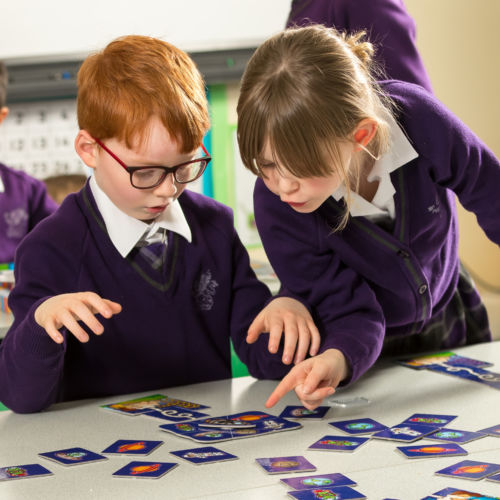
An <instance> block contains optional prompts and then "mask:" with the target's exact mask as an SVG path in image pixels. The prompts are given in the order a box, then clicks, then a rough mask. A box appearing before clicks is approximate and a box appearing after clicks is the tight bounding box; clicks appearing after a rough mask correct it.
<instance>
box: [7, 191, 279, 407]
mask: <svg viewBox="0 0 500 500" xmlns="http://www.w3.org/2000/svg"><path fill="white" fill-rule="evenodd" d="M179 201H180V203H181V206H182V209H183V211H184V213H185V215H186V218H187V220H188V223H189V225H190V227H191V231H192V235H193V241H192V243H189V242H188V241H186V240H185V239H184V238H182V237H181V236H179V235H177V234H175V233H170V235H169V245H168V252H167V261H168V268H167V270H168V272H167V274H166V276H165V277H164V278H163V277H161V278H159V279H157V280H155V279H151V277H150V276H147V275H145V274H143V273H141V271H140V269H138V268H137V267H135V266H134V265H133V264H132V263H131V262H130V261H129V260H128V259H127V258H123V257H121V255H120V254H119V253H118V251H117V250H116V248H115V247H114V246H113V244H112V242H111V240H110V239H109V237H108V235H107V232H106V227H105V226H104V223H103V220H102V218H101V216H100V214H99V212H98V210H97V207H96V205H95V202H94V199H93V197H92V193H91V190H90V188H89V186H88V184H87V185H86V186H85V187H84V188H83V189H82V191H81V192H80V193H77V194H72V195H69V196H68V197H67V198H66V199H65V201H64V202H63V204H62V205H61V207H60V208H59V210H58V211H57V212H56V213H55V214H54V215H53V216H52V217H49V218H48V219H46V220H45V221H43V222H42V223H41V224H39V225H38V226H37V227H36V228H35V229H34V230H33V231H32V232H31V233H30V234H29V235H28V236H27V237H26V238H25V240H24V241H23V242H22V244H21V245H20V247H19V250H18V252H17V256H16V263H15V273H16V286H15V288H14V290H13V291H12V293H11V296H10V299H9V305H10V306H11V308H12V310H13V312H14V316H15V322H14V324H13V325H12V327H11V329H10V330H9V332H8V333H7V335H6V337H5V339H4V341H3V342H2V344H1V345H0V381H1V383H0V400H1V401H2V402H3V403H4V404H5V405H6V406H8V407H9V408H11V409H12V410H13V411H16V412H20V413H25V412H34V411H39V410H42V409H44V408H46V407H48V406H49V405H50V404H52V403H54V402H57V401H65V400H73V399H82V398H89V397H103V396H110V395H116V394H124V393H132V392H142V391H151V390H157V389H159V388H164V387H169V386H177V385H182V384H193V383H198V382H206V381H210V380H216V379H223V378H228V377H231V356H230V343H229V338H231V339H232V341H233V344H234V347H235V350H236V352H237V353H238V355H239V357H240V358H241V359H242V361H243V362H244V363H246V364H247V366H248V368H249V371H250V373H251V374H252V375H254V376H255V377H262V378H264V377H267V378H280V377H282V376H283V375H285V374H286V373H287V371H288V370H289V367H288V366H286V365H284V364H282V362H281V356H282V352H281V353H277V354H275V355H271V354H270V353H269V352H268V351H267V342H268V339H267V335H263V336H261V338H260V339H259V341H258V342H257V343H256V344H253V345H251V346H250V345H248V344H247V343H246V342H245V337H246V332H247V329H248V327H249V325H250V323H251V321H252V320H253V319H254V317H255V316H256V315H257V314H258V312H259V311H260V310H261V309H262V308H263V306H264V305H265V304H266V302H267V301H268V300H269V299H270V297H271V294H270V292H269V290H268V289H267V287H266V286H265V285H263V284H262V283H261V282H259V281H258V280H257V278H256V277H255V274H254V272H253V271H252V269H251V268H250V266H249V259H248V254H247V252H246V250H245V248H244V247H243V245H242V244H241V242H240V240H239V238H238V236H237V234H236V232H235V229H234V226H233V219H232V213H231V211H230V209H229V208H227V207H225V206H223V205H221V204H220V203H217V202H215V201H214V200H211V199H209V198H207V197H204V196H202V195H198V194H195V193H192V192H190V191H185V192H184V193H183V194H182V195H181V197H180V198H179ZM86 290H91V291H94V292H96V293H98V294H99V295H101V296H102V297H105V298H108V299H111V300H113V301H116V302H119V303H120V304H121V305H122V307H123V310H122V312H121V313H120V314H118V315H116V316H114V317H113V318H111V319H109V320H106V319H104V318H102V321H103V324H104V329H105V330H104V333H103V335H101V336H95V335H93V334H90V341H89V342H88V343H85V344H83V343H80V342H78V341H77V340H76V339H75V337H74V336H73V335H67V333H66V331H65V330H64V329H63V335H64V336H65V341H64V343H63V344H61V345H58V344H56V343H55V342H53V341H52V340H51V339H50V338H49V336H48V335H47V333H46V332H45V330H43V329H42V328H41V327H40V326H38V325H37V324H36V322H35V321H34V318H33V313H34V311H35V309H36V308H37V306H38V305H39V304H40V303H41V302H42V301H43V300H45V299H47V298H48V297H51V296H53V295H57V294H61V293H68V292H77V291H86Z"/></svg>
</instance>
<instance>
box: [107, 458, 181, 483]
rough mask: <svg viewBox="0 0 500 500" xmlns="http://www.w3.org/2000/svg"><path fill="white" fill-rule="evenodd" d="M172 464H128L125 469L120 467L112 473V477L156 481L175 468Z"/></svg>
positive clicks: (137, 462)
mask: <svg viewBox="0 0 500 500" xmlns="http://www.w3.org/2000/svg"><path fill="white" fill-rule="evenodd" d="M177 465H178V464H176V463H173V462H142V461H134V462H130V463H128V464H127V465H125V467H121V468H120V469H118V470H117V471H116V472H113V474H112V475H113V477H138V478H148V479H158V478H159V477H161V476H163V475H165V474H166V473H167V472H169V471H171V470H172V469H173V468H175V467H177Z"/></svg>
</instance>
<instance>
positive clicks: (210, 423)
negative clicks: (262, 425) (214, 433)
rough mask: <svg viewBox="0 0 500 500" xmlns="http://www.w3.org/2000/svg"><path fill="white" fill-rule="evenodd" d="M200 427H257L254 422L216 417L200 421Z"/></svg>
mask: <svg viewBox="0 0 500 500" xmlns="http://www.w3.org/2000/svg"><path fill="white" fill-rule="evenodd" d="M198 425H199V426H200V427H211V428H212V427H213V428H217V429H252V428H254V427H257V425H256V424H255V423H254V422H251V421H250V422H248V421H246V420H239V419H236V418H224V417H214V418H206V419H204V420H198Z"/></svg>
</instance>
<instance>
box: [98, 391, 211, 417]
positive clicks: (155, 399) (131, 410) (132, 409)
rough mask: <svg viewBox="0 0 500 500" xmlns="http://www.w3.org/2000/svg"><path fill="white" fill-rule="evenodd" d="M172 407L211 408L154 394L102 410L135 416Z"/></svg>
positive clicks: (104, 406) (102, 406) (105, 406)
mask: <svg viewBox="0 0 500 500" xmlns="http://www.w3.org/2000/svg"><path fill="white" fill-rule="evenodd" d="M170 406H175V407H178V408H179V407H180V408H186V409H189V410H203V409H204V408H210V407H209V406H205V405H201V404H199V403H191V402H190V401H184V400H182V399H173V398H170V397H168V396H165V395H164V394H152V395H150V396H144V397H142V398H137V399H130V400H128V401H120V402H118V403H111V404H106V405H101V408H104V409H105V410H112V411H115V412H117V413H121V414H123V415H132V416H135V415H140V414H142V413H145V412H147V411H150V410H159V409H162V408H168V407H170Z"/></svg>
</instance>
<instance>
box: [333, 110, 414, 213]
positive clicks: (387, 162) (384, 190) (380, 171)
mask: <svg viewBox="0 0 500 500" xmlns="http://www.w3.org/2000/svg"><path fill="white" fill-rule="evenodd" d="M386 119H387V121H388V122H389V127H390V135H391V139H390V141H391V142H390V144H391V147H390V149H389V150H388V151H387V152H386V153H385V154H384V155H383V156H382V157H381V158H380V159H378V160H377V161H376V162H375V164H374V165H373V168H372V170H371V172H370V173H369V175H368V180H369V181H373V180H378V181H379V186H378V189H377V192H376V193H375V196H374V197H373V200H372V201H371V202H369V201H367V200H365V199H364V198H363V197H361V196H359V195H358V194H357V193H354V192H352V191H351V193H350V195H351V206H350V213H351V215H352V216H354V217H356V216H365V217H366V216H383V215H387V214H389V216H390V217H391V218H394V193H395V192H396V190H395V188H394V186H393V184H392V181H391V177H390V174H391V172H393V171H394V170H396V169H398V168H399V167H402V166H403V165H405V164H406V163H408V162H410V161H412V160H414V159H415V158H417V157H418V153H417V152H416V151H415V149H414V148H413V146H412V145H411V144H410V141H409V140H408V138H407V137H406V135H405V133H404V132H403V130H401V127H400V126H399V125H398V124H397V123H396V120H395V119H394V118H393V117H392V116H391V115H387V116H386ZM345 194H346V189H345V185H344V184H342V185H341V186H340V187H339V188H338V189H337V190H336V191H335V193H333V195H332V196H333V197H334V198H335V199H336V200H337V201H339V200H340V199H341V198H343V197H344V196H345Z"/></svg>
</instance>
